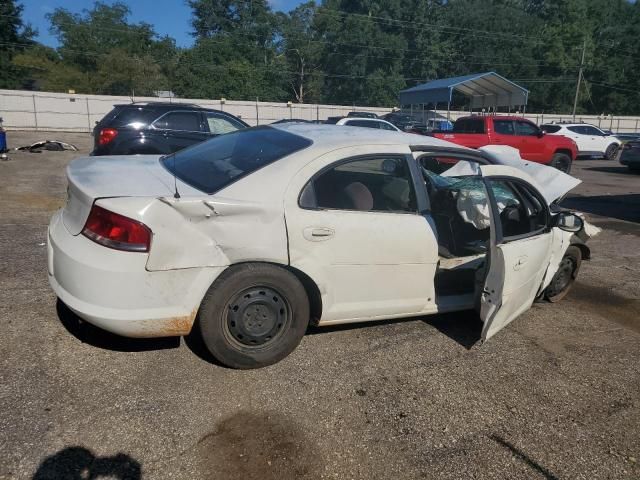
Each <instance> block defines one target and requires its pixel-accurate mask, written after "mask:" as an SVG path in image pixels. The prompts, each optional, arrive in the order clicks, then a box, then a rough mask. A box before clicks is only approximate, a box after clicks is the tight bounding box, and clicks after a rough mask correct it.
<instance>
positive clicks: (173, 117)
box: [153, 112, 201, 132]
mask: <svg viewBox="0 0 640 480" xmlns="http://www.w3.org/2000/svg"><path fill="white" fill-rule="evenodd" d="M153 126H154V127H155V128H159V129H162V130H181V131H185V132H199V131H200V130H201V129H200V114H199V113H198V112H169V113H166V114H165V115H163V116H162V117H160V118H159V119H158V120H156V121H155V122H153Z"/></svg>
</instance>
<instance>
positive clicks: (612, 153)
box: [604, 143, 618, 160]
mask: <svg viewBox="0 0 640 480" xmlns="http://www.w3.org/2000/svg"><path fill="white" fill-rule="evenodd" d="M616 153H618V145H616V144H615V143H612V144H611V145H609V146H608V147H607V149H606V150H605V151H604V158H606V159H607V160H613V159H614V158H615V157H616Z"/></svg>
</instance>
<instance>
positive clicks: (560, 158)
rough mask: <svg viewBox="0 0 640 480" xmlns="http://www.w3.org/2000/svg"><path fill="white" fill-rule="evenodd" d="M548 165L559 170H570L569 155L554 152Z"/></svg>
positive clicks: (568, 171) (566, 171)
mask: <svg viewBox="0 0 640 480" xmlns="http://www.w3.org/2000/svg"><path fill="white" fill-rule="evenodd" d="M550 165H551V166H552V167H554V168H557V169H558V170H560V171H561V172H564V173H570V172H571V157H570V156H569V155H567V154H566V153H556V154H555V155H554V156H553V158H552V159H551V163H550Z"/></svg>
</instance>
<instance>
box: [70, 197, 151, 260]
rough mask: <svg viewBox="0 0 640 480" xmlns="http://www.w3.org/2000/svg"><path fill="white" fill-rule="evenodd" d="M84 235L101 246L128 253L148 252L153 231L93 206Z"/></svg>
mask: <svg viewBox="0 0 640 480" xmlns="http://www.w3.org/2000/svg"><path fill="white" fill-rule="evenodd" d="M82 234H83V235H84V236H86V237H88V238H90V239H91V240H93V241H94V242H96V243H99V244H100V245H104V246H105V247H109V248H115V249H116V250H125V251H128V252H148V251H149V247H150V245H151V230H149V227H147V226H146V225H145V224H143V223H140V222H138V221H136V220H132V219H130V218H127V217H125V216H122V215H118V214H117V213H113V212H110V211H109V210H105V209H104V208H102V207H99V206H97V205H93V207H91V212H89V218H87V222H86V223H85V225H84V229H83V230H82Z"/></svg>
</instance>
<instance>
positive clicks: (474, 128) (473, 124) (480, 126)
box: [453, 118, 484, 133]
mask: <svg viewBox="0 0 640 480" xmlns="http://www.w3.org/2000/svg"><path fill="white" fill-rule="evenodd" d="M453 133H484V120H483V119H482V118H461V119H460V120H456V121H455V123H454V124H453Z"/></svg>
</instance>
